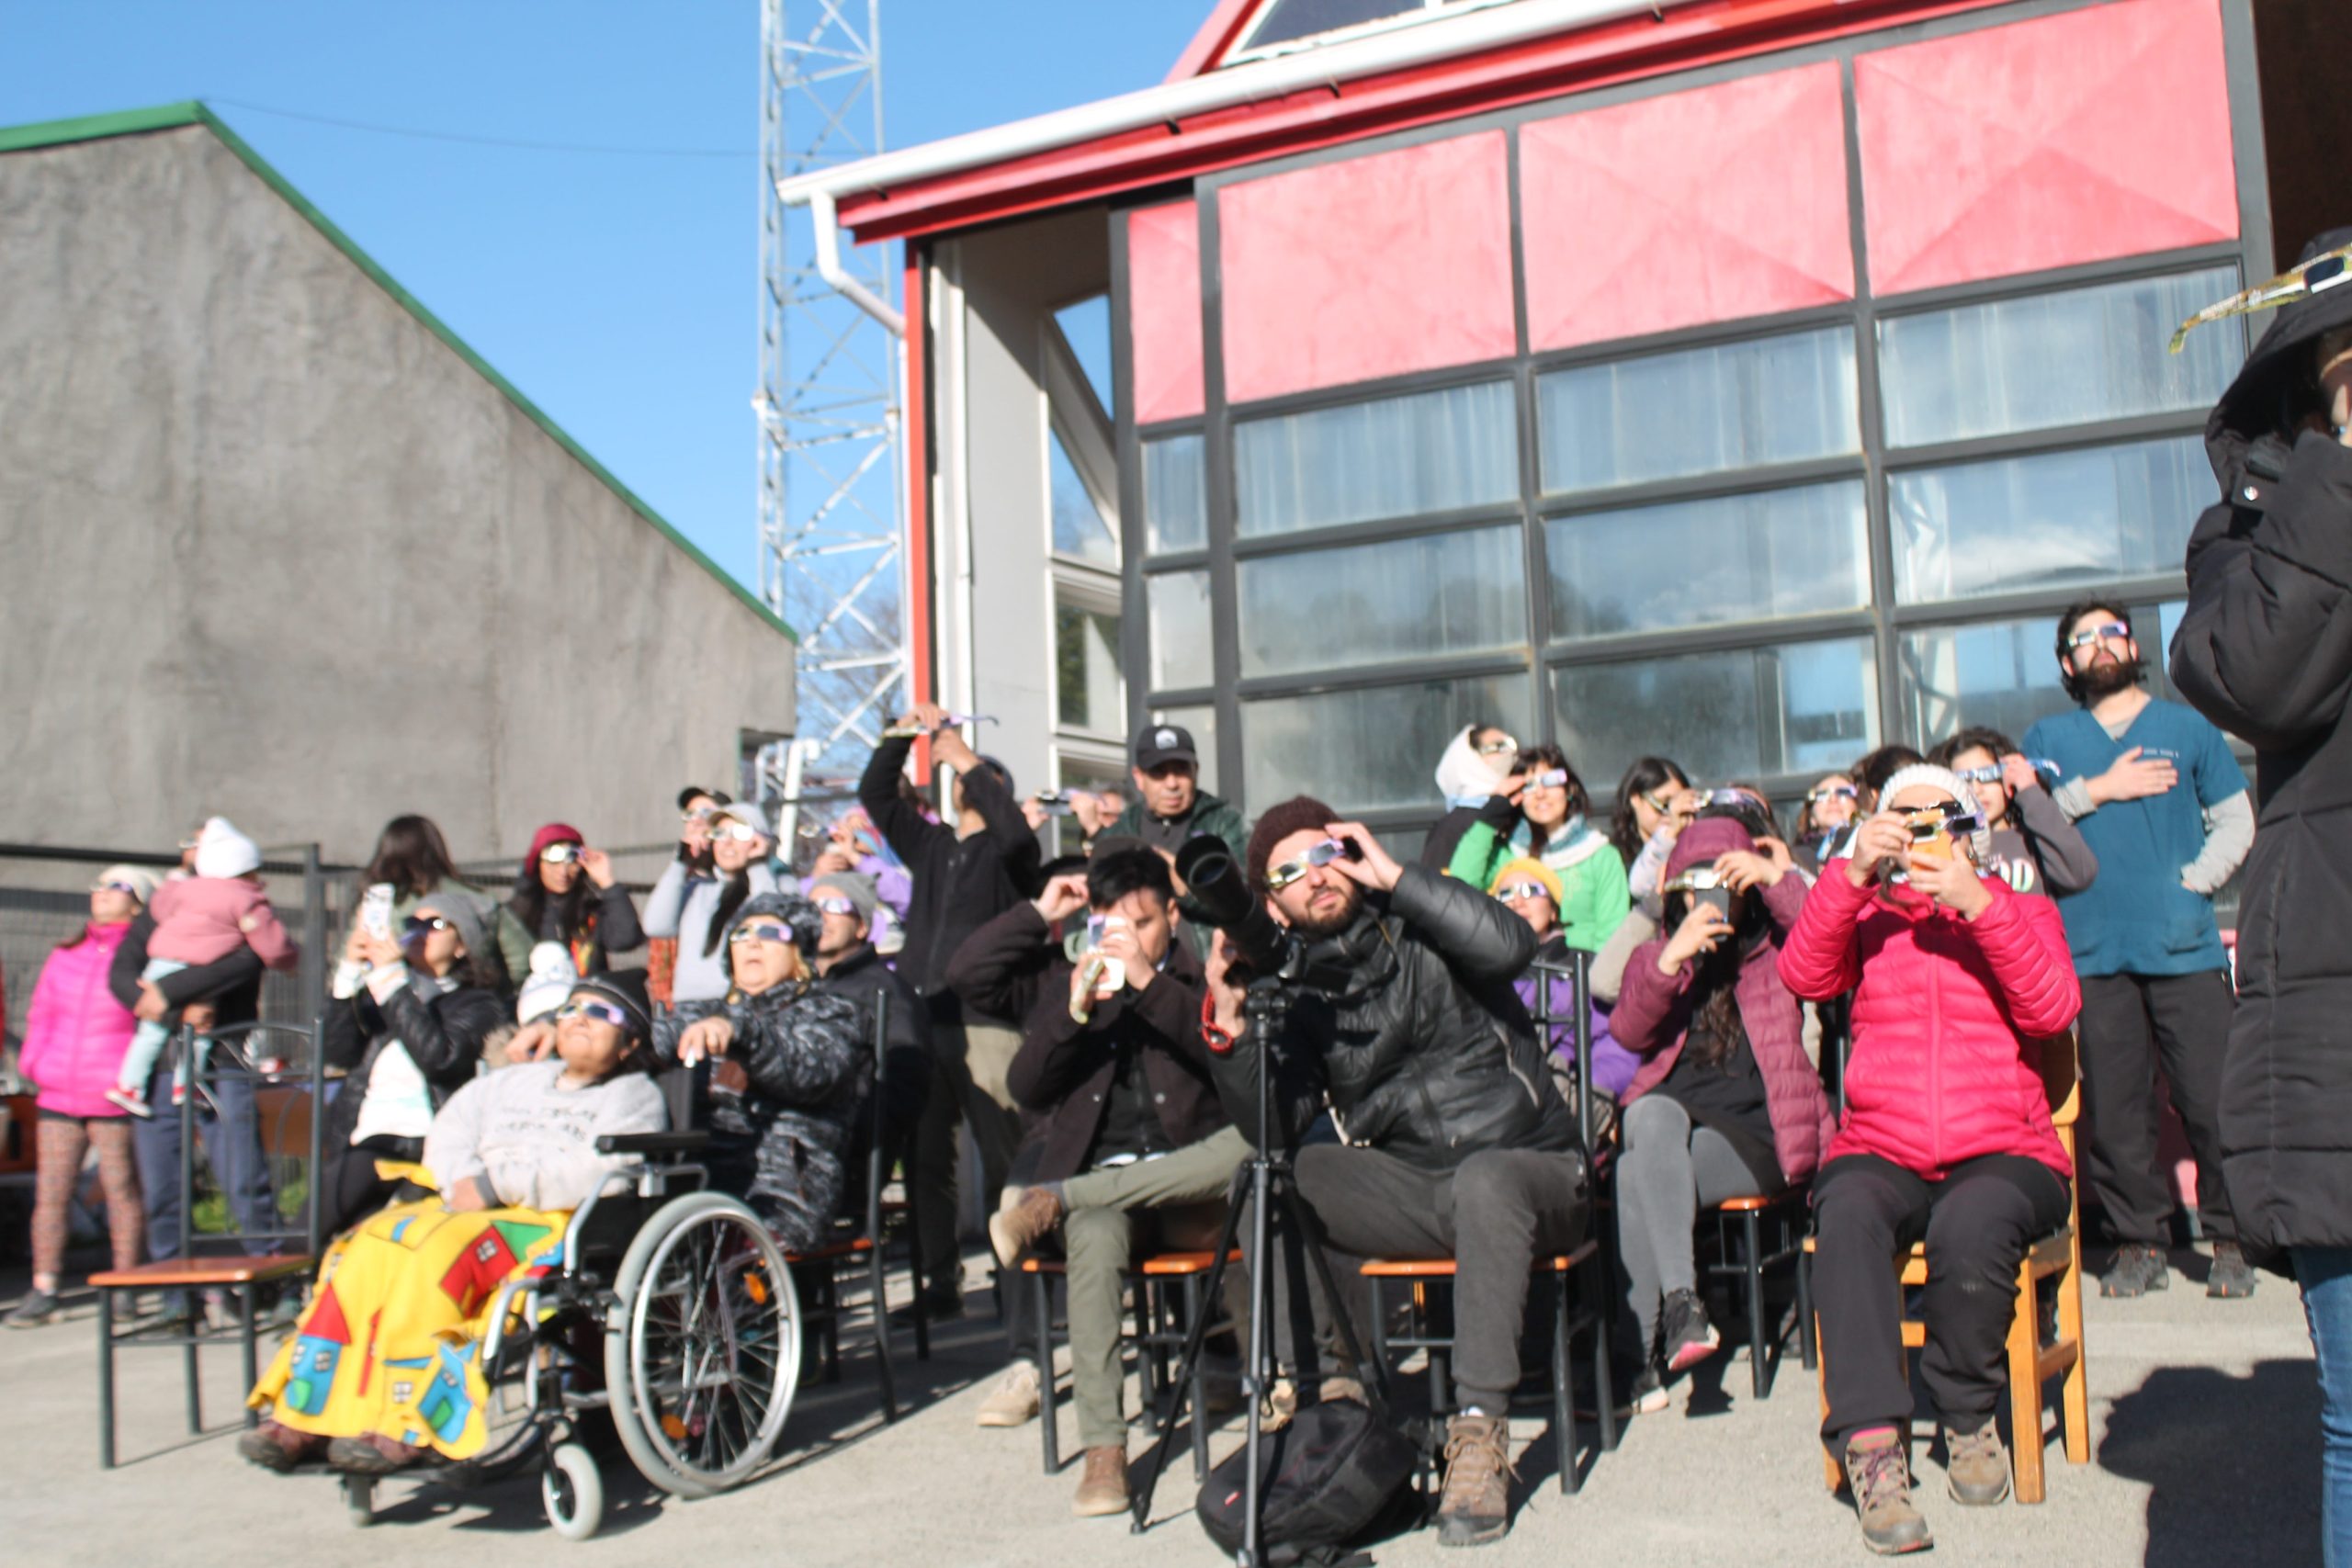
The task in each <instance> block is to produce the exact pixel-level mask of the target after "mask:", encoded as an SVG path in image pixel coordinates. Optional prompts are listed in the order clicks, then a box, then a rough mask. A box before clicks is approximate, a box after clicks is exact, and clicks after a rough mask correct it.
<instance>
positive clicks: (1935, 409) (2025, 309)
mask: <svg viewBox="0 0 2352 1568" xmlns="http://www.w3.org/2000/svg"><path fill="white" fill-rule="evenodd" d="M2237 287H2238V275H2237V269H2236V268H2234V267H2226V266H2223V267H2211V268H2209V269H2207V270H2205V271H2203V272H2192V273H2186V274H2182V275H2180V276H2174V277H2148V278H2138V279H2134V280H2133V281H2131V282H2129V283H2105V284H2099V285H2097V286H2095V287H2092V288H2069V289H2066V290H2064V291H2062V292H2060V293H2056V294H2038V295H2034V296H2032V297H2030V298H2028V299H1996V300H1994V301H1992V302H1990V303H1987V304H1983V305H1963V306H1961V307H1959V308H1958V309H1955V310H1936V311H1932V312H1929V313H1928V314H1924V315H1917V316H1895V317H1891V318H1889V319H1888V320H1885V321H1881V322H1879V324H1878V340H1879V367H1880V368H1879V377H1880V386H1881V389H1882V396H1883V402H1884V405H1885V409H1886V439H1887V444H1888V445H1889V446H1920V445H1923V444H1926V443H1928V442H1937V441H1962V440H1966V439H1968V438H1970V437H1972V436H1979V435H1997V434H2005V433H2007V432H2010V431H2020V430H2048V429H2051V428H2052V427H2054V426H2057V425H2064V424H2083V423H2089V422H2091V421H2093V420H2103V419H2122V418H2127V417H2129V416H2131V415H2134V414H2149V413H2162V412H2169V411H2174V410H2180V411H2188V410H2192V409H2202V408H2208V407H2210V406H2211V404H2212V403H2213V402H2214V401H2215V400H2217V399H2218V398H2219V397H2220V396H2221V394H2222V390H2223V389H2225V388H2226V387H2227V386H2228V385H2229V383H2230V378H2231V377H2232V376H2233V375H2235V374H2236V372H2237V367H2238V364H2239V362H2240V360H2241V359H2243V358H2244V357H2245V348H2244V344H2245V339H2244V337H2243V336H2242V335H2241V334H2240V333H2238V332H2237V331H2235V330H2234V329H2233V328H2232V327H2230V326H2228V325H2222V326H2219V327H2211V328H2207V329H2206V330H2204V331H2202V332H2196V333H2189V334H2188V344H2186V345H2185V346H2184V347H2183V348H2182V350H2181V352H2180V353H2178V354H2177V355H2176V354H2167V353H2165V344H2166V343H2167V342H2169V341H2170V340H2171V337H2172V334H2173V329H2174V328H2175V327H2177V326H2178V325H2179V324H2180V323H2181V322H2182V321H2186V320H2187V319H2188V317H2189V316H2191V315H2193V314H2195V313H2196V312H2197V311H2198V310H2201V309H2202V308H2203V307H2205V306H2206V305H2209V304H2211V302H2212V301H2214V300H2216V299H2222V297H2223V296H2225V295H2228V294H2231V293H2233V292H2235V291H2236V289H2237Z"/></svg>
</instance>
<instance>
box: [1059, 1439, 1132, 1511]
mask: <svg viewBox="0 0 2352 1568" xmlns="http://www.w3.org/2000/svg"><path fill="white" fill-rule="evenodd" d="M1069 1511H1070V1512H1071V1513H1073V1514H1075V1515H1077V1516H1078V1517H1080V1518H1081V1519H1097V1518H1102V1517H1105V1516H1106V1515H1110V1514H1124V1513H1125V1512H1126V1511H1127V1450H1126V1449H1125V1447H1124V1446H1122V1447H1118V1448H1100V1449H1089V1450H1086V1468H1085V1470H1084V1471H1083V1472H1081V1473H1080V1476H1079V1478H1078V1495H1077V1496H1075V1497H1072V1498H1071V1499H1070V1501H1069Z"/></svg>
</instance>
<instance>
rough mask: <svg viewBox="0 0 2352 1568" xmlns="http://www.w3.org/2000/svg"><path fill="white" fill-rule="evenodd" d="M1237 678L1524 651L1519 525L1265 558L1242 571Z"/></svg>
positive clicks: (1242, 565)
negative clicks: (1429, 657) (1437, 656)
mask: <svg viewBox="0 0 2352 1568" xmlns="http://www.w3.org/2000/svg"><path fill="white" fill-rule="evenodd" d="M1234 576H1235V580H1236V581H1237V582H1238V584H1239V591H1240V594H1241V673H1242V674H1244V675H1275V674H1282V673H1284V672H1287V671H1295V670H1328V669H1330V668H1332V667H1333V666H1335V665H1341V664H1360V663H1374V662H1384V661H1385V660H1392V659H1414V658H1419V657H1423V656H1426V655H1430V654H1440V653H1476V652H1483V651H1486V650H1488V649H1501V648H1517V647H1520V646H1521V645H1523V644H1524V643H1525V642H1526V641H1527V593H1526V591H1525V584H1526V581H1527V562H1526V558H1525V556H1524V555H1523V554H1522V553H1521V543H1520V531H1519V529H1518V528H1517V527H1516V526H1510V527H1503V528H1480V529H1477V530H1476V531H1474V532H1471V533H1466V534H1440V535H1437V536H1433V537H1430V538H1425V539H1394V540H1390V541H1388V542H1386V543H1385V544H1378V545H1359V546H1353V547H1349V548H1346V549H1337V550H1307V551H1305V552H1303V553H1301V554H1298V555H1288V556H1266V557H1261V558H1257V559H1254V560H1244V561H1242V562H1240V563H1238V565H1237V566H1236V567H1235V568H1234Z"/></svg>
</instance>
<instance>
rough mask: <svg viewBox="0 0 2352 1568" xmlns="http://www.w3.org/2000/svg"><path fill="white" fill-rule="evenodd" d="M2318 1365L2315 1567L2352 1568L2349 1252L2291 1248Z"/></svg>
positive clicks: (2351, 1251) (2351, 1273)
mask: <svg viewBox="0 0 2352 1568" xmlns="http://www.w3.org/2000/svg"><path fill="white" fill-rule="evenodd" d="M2295 1280H2296V1282H2297V1283H2299V1284H2300V1285H2301V1286H2302V1289H2303V1317H2304V1319H2305V1321H2307V1322H2308V1323H2310V1325H2311V1330H2312V1353H2313V1354H2314V1355H2315V1356H2316V1357H2317V1358H2318V1359H2319V1430H2320V1457H2319V1468H2320V1497H2319V1533H2320V1543H2321V1547H2322V1552H2321V1561H2322V1562H2324V1563H2325V1564H2326V1568H2352V1247H2297V1248H2295Z"/></svg>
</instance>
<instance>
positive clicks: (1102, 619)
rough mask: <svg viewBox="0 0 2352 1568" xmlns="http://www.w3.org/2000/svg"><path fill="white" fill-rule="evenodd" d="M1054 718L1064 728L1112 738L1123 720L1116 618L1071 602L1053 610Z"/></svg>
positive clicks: (1117, 623) (1123, 705) (1057, 605)
mask: <svg viewBox="0 0 2352 1568" xmlns="http://www.w3.org/2000/svg"><path fill="white" fill-rule="evenodd" d="M1054 697H1055V717H1056V721H1057V723H1059V724H1060V725H1061V726H1062V728H1065V729H1091V730H1094V731H1097V732H1098V733H1102V734H1116V733H1117V732H1118V729H1119V727H1120V724H1121V723H1122V722H1123V720H1124V716H1125V715H1124V709H1125V703H1124V702H1123V701H1122V700H1121V697H1120V683H1119V617H1118V616H1116V615H1103V614H1102V613H1101V612H1099V611H1095V610H1089V609H1085V608H1083V607H1081V606H1079V605H1074V604H1056V605H1055V606H1054Z"/></svg>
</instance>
